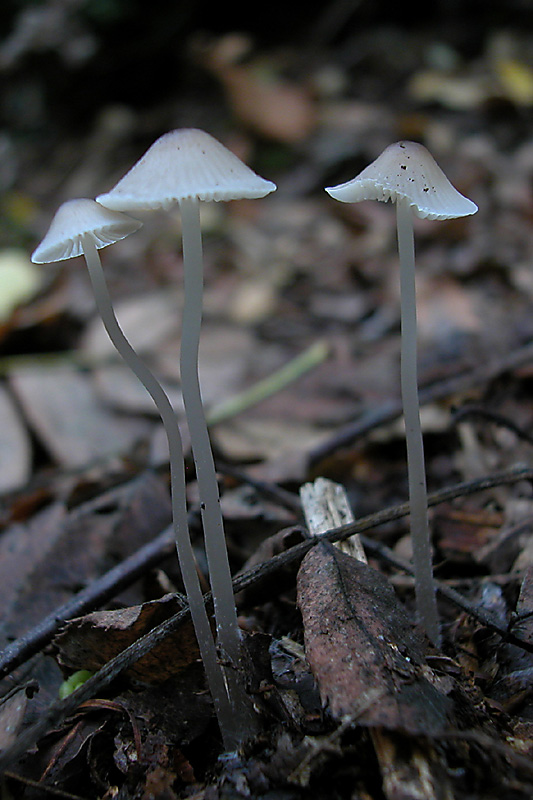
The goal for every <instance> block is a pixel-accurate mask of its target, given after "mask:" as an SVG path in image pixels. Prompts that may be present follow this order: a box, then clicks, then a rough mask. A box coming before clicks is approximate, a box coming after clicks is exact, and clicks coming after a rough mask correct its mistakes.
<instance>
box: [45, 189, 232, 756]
mask: <svg viewBox="0 0 533 800" xmlns="http://www.w3.org/2000/svg"><path fill="white" fill-rule="evenodd" d="M140 227H141V223H140V222H138V221H137V220H133V219H131V218H130V217H128V216H126V215H125V214H120V213H118V212H115V211H109V210H108V209H106V208H104V207H103V206H102V205H99V204H98V203H96V202H95V201H94V200H87V199H79V200H69V201H67V202H66V203H63V205H62V206H60V207H59V209H58V210H57V212H56V214H55V216H54V218H53V220H52V223H51V225H50V228H49V230H48V232H47V234H46V235H45V237H44V239H43V241H42V242H41V244H40V245H39V246H38V247H37V249H36V250H35V251H34V253H33V255H32V261H34V262H35V263H37V264H45V263H49V262H52V261H62V260H64V259H68V258H73V257H74V256H79V255H83V256H84V257H85V261H86V264H87V268H88V270H89V276H90V279H91V284H92V287H93V292H94V296H95V300H96V305H97V308H98V311H99V313H100V316H101V318H102V321H103V323H104V326H105V328H106V330H107V333H108V335H109V337H110V339H111V341H112V342H113V344H114V346H115V347H116V349H117V351H118V353H119V354H120V355H121V356H122V358H123V359H124V361H125V362H126V364H127V365H128V366H129V367H130V369H131V370H132V371H133V372H134V374H135V375H136V376H137V377H138V379H139V380H140V381H141V383H142V384H143V385H144V386H145V388H146V390H147V391H148V392H149V394H150V395H151V397H152V399H153V401H154V403H155V405H156V407H157V409H158V411H159V413H160V415H161V419H162V421H163V425H164V427H165V431H166V434H167V437H168V444H169V455H170V474H171V491H172V516H173V525H174V532H175V537H176V545H177V551H178V558H179V563H180V568H181V574H182V578H183V583H184V586H185V591H186V593H187V598H188V600H189V606H190V609H191V617H192V620H193V625H194V629H195V632H196V637H197V640H198V645H199V647H200V653H201V656H202V660H203V663H204V667H205V671H206V677H207V681H208V685H209V688H210V691H211V694H212V697H213V702H214V705H215V710H216V713H217V718H218V721H219V725H220V729H221V733H222V736H223V740H224V744H225V746H226V748H227V749H233V748H234V747H235V746H236V745H238V744H239V743H240V741H241V739H242V737H243V735H245V734H246V731H242V730H240V729H239V726H238V725H236V720H235V716H234V709H233V708H232V705H231V703H230V700H229V696H228V692H227V687H226V680H225V676H224V674H223V671H222V669H221V666H220V664H219V662H218V658H217V651H216V647H215V642H214V639H213V634H212V631H211V626H210V623H209V618H208V615H207V611H206V608H205V605H204V601H203V596H202V590H201V586H200V581H199V577H198V573H197V570H196V562H195V558H194V552H193V549H192V545H191V540H190V537H189V526H188V520H187V505H186V486H185V468H184V463H183V449H182V441H181V435H180V431H179V427H178V422H177V418H176V415H175V413H174V410H173V408H172V405H171V403H170V401H169V399H168V397H167V395H166V393H165V391H164V390H163V389H162V387H161V386H160V384H159V382H158V381H157V380H156V378H155V377H154V376H153V374H152V373H151V371H150V370H149V369H148V368H147V366H146V365H145V364H144V362H143V361H142V360H141V359H140V358H139V356H138V355H137V353H136V352H135V350H134V349H133V348H132V346H131V345H130V343H129V342H128V340H127V339H126V337H125V336H124V334H123V332H122V330H121V328H120V326H119V324H118V321H117V319H116V316H115V313H114V311H113V306H112V303H111V298H110V296H109V291H108V288H107V284H106V280H105V275H104V272H103V269H102V264H101V261H100V256H99V254H98V250H99V249H100V248H102V247H105V246H106V245H109V244H113V243H114V242H116V241H118V240H119V239H124V238H125V237H126V236H129V234H130V233H134V232H135V231H136V230H138V229H139V228H140Z"/></svg>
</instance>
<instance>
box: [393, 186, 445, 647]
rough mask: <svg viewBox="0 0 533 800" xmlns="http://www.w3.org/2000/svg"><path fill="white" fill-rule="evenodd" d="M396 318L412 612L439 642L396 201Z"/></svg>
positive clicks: (405, 208)
mask: <svg viewBox="0 0 533 800" xmlns="http://www.w3.org/2000/svg"><path fill="white" fill-rule="evenodd" d="M396 220H397V228H398V251H399V256H400V294H401V315H402V344H401V388H402V402H403V413H404V420H405V439H406V446H407V469H408V482H409V505H410V517H411V541H412V546H413V567H414V574H415V591H416V606H417V612H418V616H419V619H420V621H421V622H422V625H423V626H424V629H425V631H426V633H427V635H428V637H429V639H430V640H431V641H432V642H433V643H434V644H436V645H439V644H440V626H439V617H438V610H437V601H436V596H435V583H434V580H433V571H432V566H431V537H430V532H429V522H428V512H427V508H428V505H427V488H426V470H425V464H424V445H423V440H422V428H421V425H420V403H419V399H418V375H417V325H416V286H415V247H414V232H413V214H412V211H411V208H410V206H409V203H408V202H407V201H405V200H398V201H397V202H396Z"/></svg>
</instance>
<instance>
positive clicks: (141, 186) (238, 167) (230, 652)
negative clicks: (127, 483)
mask: <svg viewBox="0 0 533 800" xmlns="http://www.w3.org/2000/svg"><path fill="white" fill-rule="evenodd" d="M275 188H276V186H275V184H274V183H272V182H271V181H267V180H264V179H263V178H261V177H259V176H258V175H256V173H255V172H253V171H252V170H251V169H250V168H249V167H247V166H246V165H245V164H244V163H243V162H242V161H241V160H240V159H239V158H237V156H236V155H234V154H233V153H232V152H231V151H230V150H228V149H227V148H226V147H224V145H222V144H221V143H220V142H218V141H217V140H216V139H214V138H213V137H212V136H211V135H209V134H208V133H206V132H205V131H201V130H198V129H195V128H184V129H179V130H175V131H171V132H170V133H166V134H164V135H163V136H161V137H160V138H159V139H157V140H156V141H155V142H154V143H153V144H152V145H151V147H150V148H149V149H148V150H147V151H146V153H145V154H144V155H143V156H142V157H141V158H140V160H139V161H138V162H137V163H136V164H135V165H134V166H133V167H132V168H131V169H130V170H129V172H128V173H126V175H125V176H124V177H123V178H122V179H121V180H120V181H119V182H118V183H117V184H116V186H115V187H114V188H113V189H112V190H111V191H110V192H108V193H106V194H103V195H100V196H99V197H97V198H96V200H97V202H98V203H101V204H102V205H103V206H106V207H107V208H109V209H114V210H118V211H129V212H138V211H146V210H150V209H158V208H163V209H169V208H171V207H172V206H173V205H174V204H176V203H178V204H179V208H180V212H181V221H182V247H183V264H184V285H185V292H184V307H183V320H182V337H181V359H180V365H181V384H182V392H183V401H184V405H185V412H186V415H187V421H188V424H189V431H190V436H191V446H192V452H193V457H194V461H195V464H196V474H197V479H198V487H199V492H200V499H201V508H202V521H203V528H204V537H205V548H206V555H207V562H208V567H209V577H210V581H211V587H212V590H213V604H214V609H215V620H216V626H217V634H218V644H219V647H220V649H221V651H222V654H223V657H224V659H227V660H228V661H229V663H230V664H233V665H234V669H231V667H230V669H229V670H227V672H226V675H227V680H228V686H229V687H230V694H231V695H232V697H233V699H234V702H235V706H236V713H235V726H236V728H237V727H238V725H239V716H241V715H242V716H246V711H245V707H246V706H247V699H246V698H245V696H244V693H243V690H242V687H241V686H240V683H239V680H238V679H237V672H238V665H239V664H240V662H241V639H240V632H239V627H238V624H237V612H236V608H235V600H234V597H233V587H232V580H231V571H230V565H229V559H228V553H227V547H226V540H225V535H224V524H223V519H222V514H221V510H220V497H219V490H218V484H217V477H216V471H215V464H214V459H213V454H212V450H211V444H210V440H209V433H208V429H207V423H206V419H205V413H204V409H203V405H202V398H201V391H200V385H199V376H198V347H199V340H200V328H201V318H202V305H203V299H202V298H203V256H202V233H201V227H200V206H199V201H201V200H204V201H212V200H215V201H221V200H236V199H239V198H260V197H265V196H266V195H267V194H269V193H270V192H272V191H273V190H274V189H275ZM235 667H237V669H235ZM247 726H248V723H243V728H246V727H247Z"/></svg>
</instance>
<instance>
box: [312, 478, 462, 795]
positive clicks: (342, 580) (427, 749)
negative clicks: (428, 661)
mask: <svg viewBox="0 0 533 800" xmlns="http://www.w3.org/2000/svg"><path fill="white" fill-rule="evenodd" d="M301 498H302V505H303V507H304V513H305V517H306V520H307V522H308V525H309V526H310V534H311V536H320V535H321V534H323V533H324V532H325V531H327V530H328V529H330V526H331V524H332V523H337V524H339V521H340V520H342V521H343V524H347V523H350V522H353V521H354V516H353V513H352V511H351V509H350V506H349V503H348V500H347V497H346V495H345V493H344V490H343V488H342V487H340V486H337V485H335V484H333V483H332V482H331V481H327V480H325V479H323V478H318V479H317V480H316V481H315V482H314V484H306V485H305V487H302V490H301ZM356 549H357V552H359V554H360V555H362V558H359V559H357V558H354V557H353V556H351V555H348V554H346V553H344V552H339V549H338V546H332V545H331V544H329V543H324V544H321V545H318V546H317V547H315V548H313V550H311V551H310V552H309V553H308V554H307V555H306V556H305V558H304V559H303V561H302V565H301V567H300V570H299V573H298V605H299V606H300V610H301V612H302V617H303V621H304V640H305V645H306V653H307V658H308V660H309V663H310V665H311V669H312V671H313V672H314V674H315V677H316V679H317V682H318V684H319V688H320V691H321V695H322V698H323V701H324V702H326V703H327V704H328V707H329V710H330V713H331V714H332V715H333V716H334V717H335V718H336V719H338V720H339V721H341V724H342V722H345V721H346V720H347V719H352V720H353V722H354V724H359V725H365V726H368V727H370V734H371V737H372V741H373V743H374V748H375V751H376V755H377V758H378V761H379V764H380V768H381V773H382V780H383V791H384V793H385V795H386V797H387V798H390V800H393V799H394V800H418V799H420V800H451V798H452V797H453V794H452V792H451V787H450V786H449V785H448V781H447V779H446V772H445V769H444V767H443V765H442V764H441V763H440V760H439V758H438V757H437V754H436V751H435V749H434V748H433V747H432V746H431V745H430V744H429V743H428V741H429V738H431V737H433V736H436V735H438V732H439V730H444V729H445V727H446V720H447V715H448V713H449V712H450V703H449V702H448V699H447V698H446V697H445V695H444V694H441V693H440V692H439V691H438V689H436V688H435V686H434V685H433V684H431V683H429V681H428V680H427V678H426V677H425V674H424V673H423V671H422V670H423V669H425V670H426V671H427V666H425V665H424V658H423V650H422V647H421V642H420V641H419V640H418V639H417V638H416V637H415V636H414V634H413V633H412V632H411V629H410V625H409V622H408V620H407V617H406V615H405V613H404V612H403V610H402V609H401V606H400V604H399V602H398V601H396V598H395V595H394V591H393V590H392V588H391V587H390V585H389V584H388V582H387V581H386V579H385V578H383V576H381V574H380V573H378V572H377V571H376V570H373V569H372V568H371V567H369V566H368V564H367V560H366V556H365V554H364V550H363V547H362V544H361V541H360V540H359V537H357V542H356ZM404 690H406V691H407V693H406V694H405V695H404V694H403V693H404ZM376 693H378V694H379V695H380V696H379V699H378V700H375V695H376ZM367 695H372V696H373V697H374V702H372V703H368V704H366V707H365V702H364V698H365V697H366V696H367ZM361 708H363V710H361ZM397 731H402V734H403V735H402V736H401V743H402V746H401V748H400V747H398V742H399V739H397V738H395V737H397V736H398V734H397ZM405 734H407V735H405ZM415 735H418V736H421V737H423V738H422V742H423V745H422V744H420V743H419V741H418V738H417V739H416V740H415V738H414V736H415Z"/></svg>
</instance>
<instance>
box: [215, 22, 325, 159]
mask: <svg viewBox="0 0 533 800" xmlns="http://www.w3.org/2000/svg"><path fill="white" fill-rule="evenodd" d="M238 38H240V37H235V35H233V34H230V35H229V36H228V37H223V38H222V39H221V40H220V41H219V42H217V43H216V44H214V45H213V46H211V48H210V52H209V53H208V54H207V58H206V60H205V61H204V63H205V64H206V65H207V66H208V68H209V69H210V70H211V71H212V72H213V74H214V75H215V76H216V77H217V78H218V79H219V80H220V82H221V83H222V86H223V87H224V89H225V92H226V95H227V99H228V102H229V104H230V105H231V107H232V109H233V112H234V114H235V115H236V116H237V117H238V119H240V121H241V122H242V123H244V125H246V126H247V127H248V128H250V129H251V130H252V131H254V132H255V133H259V134H260V135H261V136H265V137H267V138H269V139H274V140H276V141H279V142H283V143H285V144H294V143H296V142H301V141H302V140H304V139H305V138H306V137H307V136H309V134H310V133H311V132H312V130H313V129H314V127H315V125H316V122H317V109H316V106H315V102H314V100H313V97H312V95H311V92H310V91H309V89H308V88H307V87H306V86H304V85H302V84H298V83H294V82H292V81H288V80H286V79H283V78H281V77H280V76H279V75H277V74H276V70H274V69H273V66H272V65H271V64H268V63H267V64H265V63H261V62H257V61H256V62H254V61H250V62H248V63H246V64H240V63H237V57H239V56H240V55H241V53H240V52H239V50H240V44H241V43H240V41H238ZM234 42H235V48H236V49H235V50H234V49H233V43H234ZM243 46H246V42H244V43H243Z"/></svg>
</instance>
